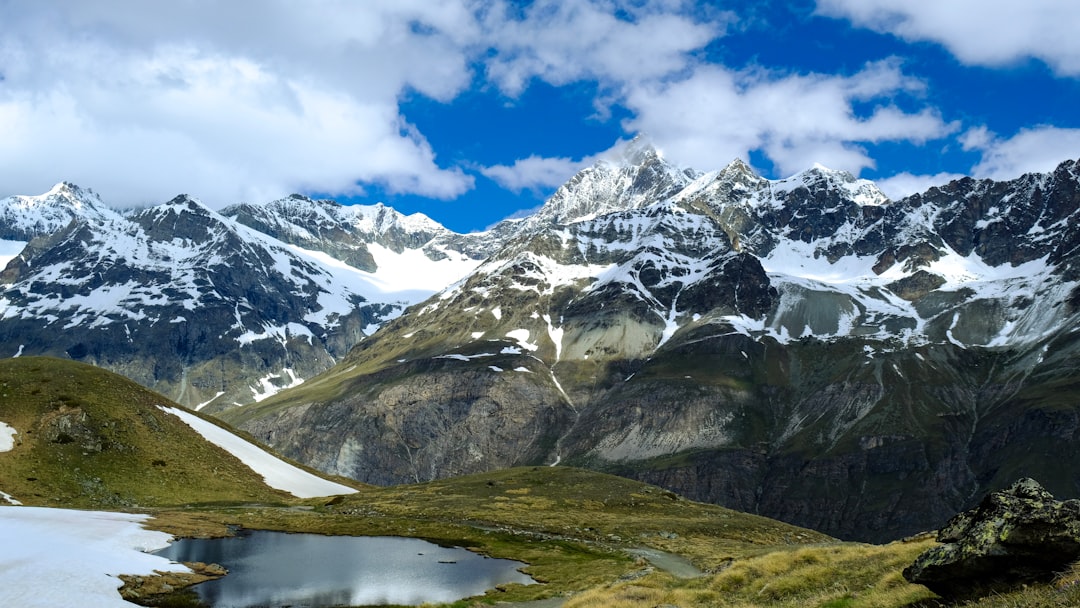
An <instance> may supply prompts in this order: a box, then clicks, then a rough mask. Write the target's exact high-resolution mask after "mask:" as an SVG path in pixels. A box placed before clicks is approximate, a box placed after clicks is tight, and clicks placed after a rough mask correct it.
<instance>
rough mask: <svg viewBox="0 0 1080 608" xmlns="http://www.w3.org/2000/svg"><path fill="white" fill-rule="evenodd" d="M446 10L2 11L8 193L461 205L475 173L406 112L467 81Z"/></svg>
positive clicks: (0, 62) (85, 6)
mask: <svg viewBox="0 0 1080 608" xmlns="http://www.w3.org/2000/svg"><path fill="white" fill-rule="evenodd" d="M444 4H445V5H446V6H445V7H443V8H442V9H439V8H432V7H431V6H430V5H429V4H428V3H427V2H417V1H412V2H401V1H398V0H395V1H394V2H387V1H371V2H364V3H344V4H342V3H337V2H311V3H306V4H305V6H304V10H299V11H298V10H296V7H295V5H292V4H291V3H286V2H267V3H258V4H255V3H242V2H230V3H227V4H225V5H220V4H219V3H213V2H208V1H202V2H199V1H195V2H184V3H165V4H153V5H151V4H147V3H142V2H137V1H120V0H113V1H106V2H95V3H82V2H62V1H58V2H40V3H30V4H26V5H21V6H20V7H19V10H15V8H14V7H13V6H12V5H9V4H8V5H4V8H3V9H0V15H2V18H0V39H2V40H3V43H0V74H2V75H3V80H2V81H0V129H2V131H3V132H4V134H5V136H4V138H3V141H2V142H0V164H2V165H3V166H4V167H5V171H4V172H3V174H2V177H0V191H3V192H8V193H10V192H27V193H33V192H39V191H43V190H44V189H46V188H48V186H50V185H51V184H52V183H53V182H55V181H58V180H61V179H67V180H72V181H76V182H80V183H83V184H85V185H88V186H91V187H94V188H95V189H98V190H99V191H101V192H102V194H103V195H105V196H106V197H107V198H108V199H109V200H111V201H114V202H116V203H119V204H140V203H145V202H157V201H160V200H163V199H166V198H168V197H170V196H172V195H174V194H176V193H178V192H181V191H183V192H189V193H191V194H193V195H196V196H199V197H201V198H203V199H204V200H206V201H207V202H208V203H210V204H214V205H224V204H227V203H231V202H236V201H237V200H250V199H259V198H266V197H270V196H279V195H282V194H287V193H289V192H293V191H297V190H305V189H316V190H320V191H326V192H331V193H343V194H345V193H356V192H358V191H359V190H360V189H361V188H362V185H361V184H363V183H378V184H380V185H382V186H384V187H385V188H387V189H388V190H390V191H400V192H412V193H418V194H424V195H428V196H433V197H442V198H450V197H454V196H457V195H459V194H461V193H462V192H464V191H466V190H467V189H469V188H470V187H471V186H472V178H471V177H470V176H468V175H466V174H465V173H464V172H462V171H461V170H460V169H457V168H453V167H450V168H447V167H441V166H440V165H439V164H438V162H437V159H436V155H435V152H434V151H433V150H432V148H431V146H430V145H429V144H428V143H427V141H426V140H425V139H424V137H423V135H422V134H420V133H418V132H416V130H415V129H413V128H412V127H411V126H410V125H408V124H407V123H405V122H404V121H403V119H402V118H401V116H400V114H399V112H398V105H397V103H398V98H399V96H400V95H401V94H402V91H404V90H416V91H419V92H422V93H424V94H426V95H429V96H432V97H435V98H438V99H450V98H452V97H453V96H454V95H456V94H457V93H458V92H460V91H461V90H463V89H464V88H466V87H467V86H469V84H470V79H471V72H470V68H469V60H468V57H467V55H466V53H465V50H464V46H463V43H462V41H461V40H460V37H462V36H468V35H469V32H470V31H476V29H477V28H476V26H475V23H474V22H473V21H472V20H471V19H472V18H471V13H470V12H469V11H467V10H465V9H464V8H463V7H462V6H461V5H459V4H458V5H455V4H453V3H444ZM455 7H456V8H455ZM470 28H471V29H470Z"/></svg>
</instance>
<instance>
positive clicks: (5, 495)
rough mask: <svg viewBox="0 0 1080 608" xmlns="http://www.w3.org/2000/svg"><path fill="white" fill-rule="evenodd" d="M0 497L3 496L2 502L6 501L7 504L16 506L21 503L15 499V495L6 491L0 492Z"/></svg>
mask: <svg viewBox="0 0 1080 608" xmlns="http://www.w3.org/2000/svg"><path fill="white" fill-rule="evenodd" d="M0 498H3V499H4V502H6V503H8V504H9V505H16V506H18V505H21V504H22V503H21V502H19V501H17V500H15V497H14V496H12V495H11V494H8V493H7V492H0Z"/></svg>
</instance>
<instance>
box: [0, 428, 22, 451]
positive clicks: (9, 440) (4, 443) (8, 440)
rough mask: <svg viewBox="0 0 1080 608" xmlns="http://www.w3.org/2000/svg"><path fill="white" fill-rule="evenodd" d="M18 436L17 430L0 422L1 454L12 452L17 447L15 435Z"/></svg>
mask: <svg viewBox="0 0 1080 608" xmlns="http://www.w3.org/2000/svg"><path fill="white" fill-rule="evenodd" d="M18 434H19V433H18V432H17V431H16V430H15V429H13V428H11V427H10V426H8V425H7V424H5V423H3V422H0V452H10V451H11V449H12V448H14V447H15V435H18Z"/></svg>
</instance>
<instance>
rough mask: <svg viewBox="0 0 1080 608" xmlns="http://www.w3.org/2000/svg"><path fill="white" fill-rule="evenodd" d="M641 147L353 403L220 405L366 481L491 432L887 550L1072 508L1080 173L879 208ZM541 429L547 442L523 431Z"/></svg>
mask: <svg viewBox="0 0 1080 608" xmlns="http://www.w3.org/2000/svg"><path fill="white" fill-rule="evenodd" d="M631 160H632V161H633V162H636V163H638V165H637V166H636V167H622V168H620V167H616V166H614V165H612V164H610V163H607V164H598V165H597V166H595V167H593V168H591V169H589V170H586V171H583V172H582V173H581V174H579V176H577V177H576V178H574V179H573V180H571V181H570V182H568V183H567V184H566V186H564V187H563V188H562V189H560V191H559V193H558V194H557V195H556V196H554V197H552V199H551V200H550V201H549V204H548V205H547V206H545V208H544V209H543V210H542V211H541V212H540V213H538V214H537V215H536V216H534V217H533V218H530V219H528V220H523V221H520V222H518V223H516V224H513V225H512V226H510V224H509V223H508V224H506V226H509V227H507V228H506V230H507V232H506V234H510V235H512V238H508V239H506V240H504V241H503V246H502V248H501V249H499V250H498V251H497V252H496V253H495V255H493V256H492V257H490V258H488V259H487V261H486V262H485V263H484V264H483V265H481V266H480V267H479V268H478V269H477V271H476V272H475V273H474V274H472V275H471V276H469V277H468V278H466V279H465V280H463V281H462V282H460V283H458V284H455V285H454V286H452V287H451V288H449V289H447V290H446V291H445V292H443V293H442V294H440V296H439V297H437V298H433V299H431V300H428V301H427V302H425V303H422V304H419V305H417V306H416V307H414V308H413V309H411V310H410V311H409V312H407V313H406V314H404V315H403V316H401V317H400V318H398V319H396V320H395V321H394V322H392V323H390V324H388V325H387V326H386V327H384V328H383V329H381V330H380V331H379V332H378V333H376V334H375V335H373V336H372V337H371V339H370V340H365V342H364V343H363V344H361V345H360V346H359V347H358V348H356V349H354V350H353V351H351V352H350V354H349V355H348V357H346V359H345V360H344V361H342V362H340V363H339V366H338V367H337V368H336V370H337V372H338V373H340V374H342V376H343V377H345V378H347V382H348V383H349V389H348V390H347V391H342V394H340V395H334V396H326V395H323V394H315V393H314V391H313V392H312V395H311V397H307V396H305V394H304V387H300V388H299V389H297V392H296V393H293V395H292V396H291V397H290V398H293V399H295V402H294V403H295V404H294V405H293V406H292V407H288V406H287V405H285V406H283V404H282V403H281V402H275V403H271V404H269V405H267V406H265V409H264V406H263V405H261V404H260V405H257V406H255V407H254V408H251V409H246V410H245V412H244V418H243V419H242V420H241V419H239V418H237V419H230V418H229V416H228V415H225V416H224V417H225V418H226V419H229V420H232V421H233V422H236V423H237V424H239V425H240V426H241V427H242V428H245V429H247V430H249V431H251V432H252V433H254V434H256V435H257V436H259V437H260V438H263V439H265V440H266V441H268V442H270V443H272V444H273V445H274V446H275V447H276V448H278V449H280V450H283V451H284V452H285V453H287V454H289V455H292V456H294V457H296V458H299V459H301V460H306V461H307V462H309V463H311V464H313V465H315V466H318V467H322V468H326V470H331V471H334V472H339V473H344V474H347V475H354V476H359V478H360V479H361V480H363V481H371V482H375V483H391V482H407V481H415V480H416V479H417V478H418V477H419V478H421V479H423V478H430V477H436V476H444V475H449V474H454V473H456V472H476V471H481V470H487V469H488V468H490V467H492V466H497V464H498V463H500V462H503V461H502V460H499V459H497V458H495V457H494V455H496V454H499V453H500V448H499V447H498V445H500V444H501V445H503V446H505V447H504V449H503V450H501V451H502V452H507V451H508V450H509V451H510V452H514V451H522V452H528V453H529V454H530V456H529V458H528V459H525V460H522V459H518V460H517V462H545V463H550V462H556V461H557V462H560V463H561V464H568V465H573V466H584V467H590V468H594V469H598V470H604V471H608V472H615V473H618V474H622V475H625V476H628V477H632V478H636V479H639V480H643V481H647V482H650V483H654V484H657V485H661V486H663V487H666V488H668V489H671V490H673V491H676V492H679V493H680V494H682V495H685V496H687V497H690V498H694V499H698V500H705V501H710V502H716V503H719V504H723V505H725V506H729V507H732V508H737V509H740V510H744V511H749V512H754V513H758V514H761V515H766V516H769V517H773V518H777V519H782V520H784V521H787V522H791V523H795V524H798V525H801V526H806V527H810V528H814V529H817V530H821V531H824V532H826V533H828V534H830V535H833V536H836V537H839V538H844V539H853V540H866V541H872V542H878V541H887V540H891V539H895V538H898V537H901V536H906V535H909V534H912V533H915V532H918V531H920V530H927V529H934V528H938V527H939V526H941V525H942V523H943V522H945V521H946V520H947V519H948V518H949V517H950V516H952V515H953V514H955V513H957V512H958V511H960V510H962V509H966V508H970V507H972V506H973V500H974V497H978V496H982V495H983V494H985V493H986V491H987V490H988V489H991V488H1000V487H1004V486H1005V485H1006V484H1007V483H1009V482H1011V481H1012V479H1014V478H1015V477H1017V476H1037V477H1039V478H1040V479H1042V480H1043V482H1044V483H1045V484H1046V487H1047V488H1050V489H1051V490H1052V491H1053V492H1055V493H1057V494H1059V495H1061V496H1080V477H1077V475H1076V473H1075V471H1077V470H1080V450H1077V449H1076V448H1077V446H1080V408H1078V407H1077V406H1076V402H1075V399H1074V398H1073V396H1074V395H1076V394H1078V393H1080V375H1078V374H1077V373H1076V372H1075V370H1077V369H1080V331H1078V329H1080V317H1078V316H1077V311H1078V310H1080V287H1077V286H1076V285H1075V284H1074V283H1070V281H1076V280H1077V279H1078V278H1080V264H1077V261H1078V260H1080V256H1078V255H1077V253H1076V252H1080V248H1078V247H1077V243H1080V197H1078V196H1077V192H1078V191H1080V173H1078V170H1077V165H1076V163H1073V162H1066V163H1063V164H1062V165H1061V166H1060V167H1059V169H1058V170H1057V171H1055V172H1053V173H1047V174H1042V175H1028V176H1024V177H1023V178H1020V179H1018V180H1013V181H1011V182H992V181H988V180H983V181H977V180H972V179H965V180H959V181H957V182H953V183H951V184H948V185H946V186H943V187H941V188H933V189H931V190H929V191H928V192H926V193H924V194H921V195H916V196H913V197H909V198H907V199H903V200H900V201H888V200H887V199H886V198H885V196H884V195H883V194H882V193H881V192H880V191H878V190H877V189H876V188H874V187H873V186H872V185H871V184H868V183H867V182H862V181H860V180H856V179H855V178H854V177H852V176H850V175H847V174H843V173H841V172H831V171H828V170H825V169H821V168H815V169H813V170H810V171H807V172H804V173H801V174H799V175H797V176H793V177H791V178H788V179H786V180H767V179H764V178H762V177H759V176H756V175H754V174H753V172H752V171H751V170H750V168H749V167H747V166H746V165H745V164H743V163H738V162H736V163H732V164H731V165H729V166H728V167H727V168H725V169H723V170H721V171H719V172H716V173H711V174H704V175H697V176H695V175H692V174H690V173H680V172H678V171H675V170H674V168H672V167H670V166H667V165H666V164H665V162H664V161H663V159H662V158H659V157H657V156H656V155H655V154H650V153H648V152H647V151H644V153H643V154H639V155H635V158H634V159H631ZM680 187H681V188H682V190H678V189H679V188H680ZM1018 264H1030V265H1029V266H1027V267H1023V268H1021V267H1018V266H1017V265H1018ZM431 362H438V366H437V367H436V366H432V365H430V364H431ZM424 365H429V366H428V367H423V366H424ZM520 366H524V367H527V368H528V369H529V370H530V371H532V372H534V373H535V374H536V376H535V377H532V378H531V379H530V380H529V382H539V381H540V378H543V379H544V386H545V390H536V391H529V392H528V395H529V402H527V403H524V404H522V407H523V409H518V408H517V404H515V407H513V408H510V407H507V406H506V405H501V406H500V407H498V408H486V407H481V408H477V407H476V406H475V405H473V406H470V407H472V409H473V410H475V411H477V412H479V411H484V412H489V413H490V416H492V419H491V420H487V419H485V420H484V422H483V425H482V426H481V425H478V424H475V423H473V422H469V423H467V424H464V425H459V424H458V423H456V422H455V423H451V424H446V425H443V426H441V427H437V426H431V425H427V426H424V425H414V424H413V423H409V424H404V422H405V421H407V420H409V419H410V418H415V419H417V420H420V419H423V420H428V419H449V420H464V421H467V420H471V419H472V418H471V417H472V415H471V414H470V415H465V414H462V413H461V412H459V411H458V409H461V411H462V412H464V411H465V408H464V407H463V406H462V403H470V402H471V403H475V404H484V403H486V401H487V400H488V399H489V397H490V396H491V395H493V394H494V393H492V390H491V387H492V386H496V384H492V383H493V381H494V379H495V378H496V376H497V375H499V374H505V373H507V372H506V371H505V370H511V369H515V368H517V367H520ZM495 368H498V369H495ZM349 370H356V371H349ZM436 370H437V371H436ZM498 370H503V371H498ZM332 373H333V372H332ZM388 377H397V378H400V379H401V380H400V381H395V386H396V387H397V390H399V391H401V392H400V394H395V393H391V392H387V391H384V390H382V388H380V385H382V384H384V383H385V382H386V378H388ZM425 377H426V378H425ZM527 378H530V377H529V376H527V375H521V376H517V377H515V378H514V381H513V383H514V385H518V384H524V383H525V381H526V379H527ZM507 380H508V378H507V377H505V376H503V377H502V379H501V380H499V382H504V381H507ZM548 381H550V384H549V383H548ZM343 382H345V381H343ZM436 384H445V386H444V387H443V390H438V391H437V390H434V389H433V388H432V387H434V386H435V385H436ZM446 390H449V391H450V392H449V393H446V392H445V391H446ZM362 396H363V397H362ZM491 400H492V401H494V402H496V403H500V404H502V403H505V402H503V401H500V400H499V399H494V398H492V399H491ZM361 403H363V404H364V405H363V406H361V405H358V404H361ZM380 403H381V404H384V405H387V404H392V407H383V408H382V409H379V408H377V407H375V405H376V404H380ZM447 404H455V405H454V406H453V407H450V409H449V410H448V411H449V412H450V414H451V415H450V416H449V417H447V416H444V415H442V414H441V412H442V411H443V408H445V407H446V405H447ZM290 409H291V410H295V411H293V412H292V414H286V412H288V411H289V410H290ZM530 409H531V411H532V412H534V413H533V414H529V412H528V411H527V410H530ZM511 412H512V413H511ZM544 412H558V413H560V415H545V414H544ZM440 416H441V418H440ZM541 418H543V420H544V423H543V424H544V425H548V426H545V427H544V429H543V433H539V432H538V431H537V428H536V427H534V426H532V424H531V423H529V424H522V423H521V421H527V420H530V419H541ZM314 420H319V421H325V420H333V421H334V426H333V428H334V429H339V430H340V432H338V431H335V432H334V433H323V434H321V435H318V436H316V435H315V434H313V433H311V432H309V431H306V430H305V428H310V427H311V425H312V421H314ZM500 420H501V421H502V422H500ZM414 426H415V428H416V429H420V428H421V427H422V428H423V429H424V430H423V431H416V432H414V431H413V430H409V429H413V427H414ZM384 427H385V428H395V429H396V428H398V427H400V428H401V429H406V432H403V433H399V432H397V431H395V432H393V433H391V432H382V433H377V432H375V431H373V430H372V429H378V428H384ZM466 427H468V428H469V430H470V432H477V430H478V429H482V430H480V431H479V432H484V433H488V435H487V436H485V437H484V441H483V442H482V443H483V445H479V444H478V445H477V446H476V447H477V448H478V449H477V450H473V451H472V452H470V451H468V450H460V449H456V448H455V447H454V446H457V445H465V444H467V443H468V442H469V441H471V439H469V438H468V434H467V433H465V432H463V431H462V430H461V429H463V428H466ZM328 428H329V427H328ZM492 429H495V430H497V433H492V432H491V430H492ZM398 435H404V436H407V437H410V438H409V439H408V440H407V441H402V439H401V438H400V437H399V436H398ZM414 437H420V438H423V441H422V443H423V444H424V445H426V446H431V447H430V448H429V449H428V452H430V455H429V454H426V453H424V452H423V451H420V452H417V446H420V445H421V444H420V443H417V440H416V439H414ZM494 437H499V440H498V441H494V440H491V441H489V439H492V438H494ZM350 442H352V443H357V442H359V443H362V444H363V445H364V451H363V452H361V451H359V450H356V449H352V448H350V447H349V445H350ZM409 442H412V443H409ZM402 445H407V446H409V449H408V450H405V449H403V448H401V446H402ZM421 450H422V449H421ZM417 454H419V455H420V456H421V457H420V458H417ZM477 454H481V456H480V457H478V456H477ZM432 463H435V465H436V466H432ZM417 465H420V466H417Z"/></svg>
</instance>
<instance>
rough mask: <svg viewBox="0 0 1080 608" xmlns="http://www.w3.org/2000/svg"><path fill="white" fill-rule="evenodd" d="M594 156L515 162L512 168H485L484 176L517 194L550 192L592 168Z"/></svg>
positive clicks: (509, 166)
mask: <svg viewBox="0 0 1080 608" xmlns="http://www.w3.org/2000/svg"><path fill="white" fill-rule="evenodd" d="M594 160H595V158H594V157H589V158H584V159H581V160H574V159H572V158H565V157H559V158H545V157H541V156H536V155H533V156H529V157H528V158H521V159H518V160H516V161H514V164H512V165H494V166H491V167H483V168H481V169H480V173H483V174H484V175H485V176H487V177H488V178H490V179H492V180H494V181H495V183H497V184H499V185H500V186H502V187H503V188H506V189H507V190H511V191H513V192H521V191H522V190H546V189H551V188H557V187H558V186H561V185H562V184H563V183H565V182H566V180H568V179H570V178H571V177H573V175H574V174H575V173H577V172H578V171H580V170H581V169H583V168H584V167H587V166H589V165H591V164H592V163H593V162H594Z"/></svg>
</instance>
